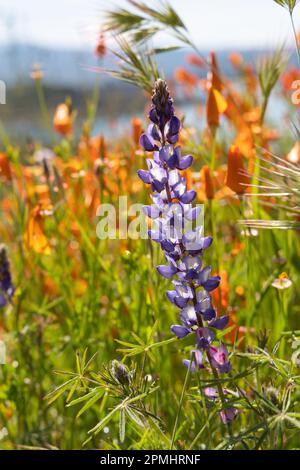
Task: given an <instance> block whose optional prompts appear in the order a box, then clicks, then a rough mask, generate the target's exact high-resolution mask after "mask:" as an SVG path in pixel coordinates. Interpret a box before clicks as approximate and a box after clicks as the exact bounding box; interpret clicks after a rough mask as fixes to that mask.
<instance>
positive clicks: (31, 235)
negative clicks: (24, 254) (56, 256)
mask: <svg viewBox="0 0 300 470" xmlns="http://www.w3.org/2000/svg"><path fill="white" fill-rule="evenodd" d="M49 213H50V208H49V207H43V206H42V205H41V204H38V205H37V206H36V207H34V208H33V209H32V210H31V211H30V213H29V217H28V222H27V227H26V232H25V236H24V239H25V243H26V245H27V247H28V248H29V249H32V250H33V251H35V252H36V253H43V254H45V255H49V254H50V253H51V246H50V244H49V241H48V238H47V237H46V235H45V232H44V215H49Z"/></svg>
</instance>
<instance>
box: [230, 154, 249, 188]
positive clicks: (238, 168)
mask: <svg viewBox="0 0 300 470" xmlns="http://www.w3.org/2000/svg"><path fill="white" fill-rule="evenodd" d="M248 184H249V176H248V175H246V174H245V169H244V164H243V159H242V156H241V153H240V151H239V149H238V147H236V146H235V145H231V147H230V149H229V153H228V166H227V178H226V185H227V186H228V187H229V188H230V189H231V190H232V191H234V192H235V193H237V194H243V193H244V192H245V191H246V189H247V185H248Z"/></svg>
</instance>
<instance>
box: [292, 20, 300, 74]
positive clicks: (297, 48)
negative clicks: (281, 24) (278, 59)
mask: <svg viewBox="0 0 300 470" xmlns="http://www.w3.org/2000/svg"><path fill="white" fill-rule="evenodd" d="M290 19H291V23H292V28H293V33H294V38H295V43H296V51H297V57H298V64H299V66H300V50H299V43H298V39H297V32H296V28H295V23H294V19H293V12H292V11H290Z"/></svg>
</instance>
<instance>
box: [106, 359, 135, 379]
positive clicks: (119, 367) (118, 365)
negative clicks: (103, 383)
mask: <svg viewBox="0 0 300 470" xmlns="http://www.w3.org/2000/svg"><path fill="white" fill-rule="evenodd" d="M110 371H111V373H112V375H113V377H114V378H115V379H116V380H117V381H118V382H120V384H122V385H129V383H130V375H129V372H128V369H127V367H126V366H125V365H124V364H122V362H119V361H116V360H113V361H112V363H111V369H110Z"/></svg>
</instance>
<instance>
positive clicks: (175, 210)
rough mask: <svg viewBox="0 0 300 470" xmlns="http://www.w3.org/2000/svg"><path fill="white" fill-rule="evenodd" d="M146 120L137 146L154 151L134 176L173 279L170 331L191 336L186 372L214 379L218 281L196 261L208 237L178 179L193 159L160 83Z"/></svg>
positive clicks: (218, 353) (223, 321)
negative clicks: (146, 194) (184, 149)
mask: <svg viewBox="0 0 300 470" xmlns="http://www.w3.org/2000/svg"><path fill="white" fill-rule="evenodd" d="M149 118H150V120H151V124H150V125H149V127H148V130H147V132H146V133H144V134H142V136H141V138H140V143H141V145H142V147H143V148H144V149H145V151H147V152H153V159H152V158H151V159H147V166H148V171H146V170H139V171H138V175H139V177H140V178H141V179H142V181H143V182H144V183H146V184H149V185H151V188H152V190H153V194H152V195H151V198H152V201H153V203H152V204H151V205H149V206H145V208H144V211H145V213H146V215H147V216H148V217H150V218H151V219H152V220H153V224H154V226H155V228H154V229H151V230H149V236H150V238H151V239H152V240H153V241H155V242H157V243H160V245H161V248H162V250H163V251H164V255H165V258H166V261H167V264H164V265H160V266H157V271H158V272H159V274H161V275H162V276H164V277H165V278H167V279H171V278H173V280H172V284H173V288H174V289H173V290H169V291H167V293H166V294H167V297H168V299H169V300H170V301H171V302H172V303H173V304H174V305H175V306H176V307H178V308H179V309H180V315H179V316H180V324H178V325H173V326H172V327H171V330H172V331H173V333H174V334H175V335H176V336H177V337H178V338H183V337H185V336H187V335H189V334H194V335H195V343H196V347H195V349H194V350H193V351H192V356H191V359H190V360H184V365H185V366H186V367H190V369H191V370H192V371H195V370H197V369H202V368H205V367H206V366H205V364H207V366H208V367H210V369H211V370H213V372H214V373H215V374H216V373H218V372H220V373H228V372H229V371H230V369H231V365H230V362H229V359H228V351H227V348H226V346H225V344H224V343H222V342H221V343H217V341H216V330H223V329H224V328H225V327H226V325H227V323H228V317H227V316H222V317H218V316H217V312H216V310H215V309H214V307H213V304H212V298H211V292H212V291H213V290H214V289H216V288H218V286H219V283H220V277H219V276H213V275H212V274H211V268H210V267H203V264H202V259H201V257H202V255H203V253H204V251H205V250H206V249H207V248H209V247H210V245H211V243H212V238H211V237H204V236H203V226H202V225H200V226H199V225H197V221H198V216H199V212H200V208H199V207H192V205H191V203H192V201H193V200H194V199H195V197H196V193H195V191H193V190H190V191H188V190H187V187H186V180H185V178H184V177H183V176H182V175H181V174H180V170H185V169H187V168H188V167H190V166H191V165H192V162H193V157H192V156H191V155H187V156H181V149H180V146H179V145H176V144H177V142H178V139H179V132H180V128H181V122H180V120H179V119H178V117H176V116H175V114H174V107H173V101H172V99H171V97H170V94H169V91H168V88H167V85H166V82H165V81H163V80H160V79H159V80H157V82H156V83H155V89H154V93H153V96H152V107H151V110H150V113H149ZM191 224H194V225H196V226H191ZM191 361H192V363H191ZM221 393H222V390H221V389H220V390H218V392H217V391H215V395H218V394H221ZM222 395H223V393H222ZM222 413H223V414H222V415H221V418H222V420H223V421H224V422H225V421H228V419H229V418H230V416H232V418H233V417H234V416H235V412H234V411H232V410H231V413H227V411H226V410H222ZM223 418H224V419H223ZM225 418H226V419H225ZM229 420H230V419H229Z"/></svg>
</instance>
